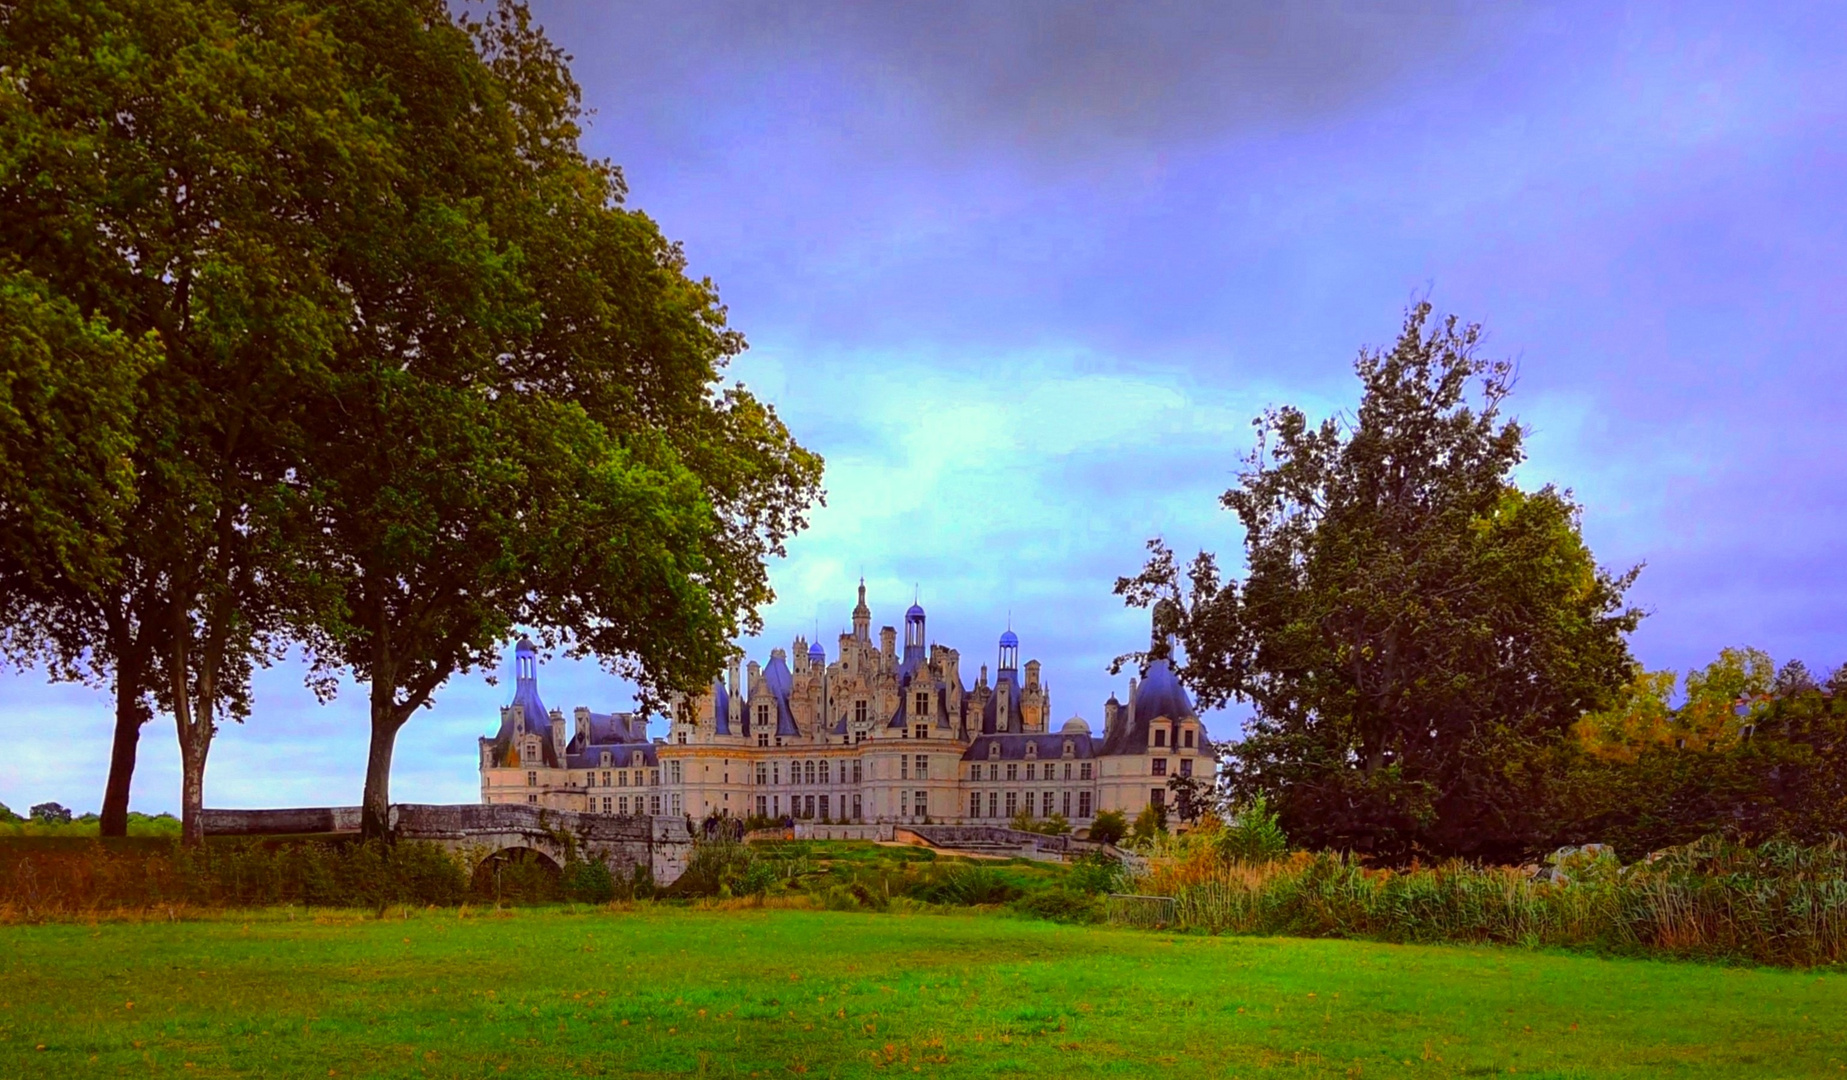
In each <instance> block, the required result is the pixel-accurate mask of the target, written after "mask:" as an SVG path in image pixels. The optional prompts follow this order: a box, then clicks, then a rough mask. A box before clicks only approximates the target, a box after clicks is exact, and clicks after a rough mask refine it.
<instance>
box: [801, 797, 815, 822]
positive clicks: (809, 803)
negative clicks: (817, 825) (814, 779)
mask: <svg viewBox="0 0 1847 1080" xmlns="http://www.w3.org/2000/svg"><path fill="white" fill-rule="evenodd" d="M803 806H804V807H805V808H806V809H807V811H808V816H809V817H810V818H813V817H814V796H813V795H810V796H808V798H807V799H806V800H805V801H804V803H803Z"/></svg>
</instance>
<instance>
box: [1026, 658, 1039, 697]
mask: <svg viewBox="0 0 1847 1080" xmlns="http://www.w3.org/2000/svg"><path fill="white" fill-rule="evenodd" d="M1026 689H1028V690H1037V689H1039V661H1037V660H1028V661H1026Z"/></svg>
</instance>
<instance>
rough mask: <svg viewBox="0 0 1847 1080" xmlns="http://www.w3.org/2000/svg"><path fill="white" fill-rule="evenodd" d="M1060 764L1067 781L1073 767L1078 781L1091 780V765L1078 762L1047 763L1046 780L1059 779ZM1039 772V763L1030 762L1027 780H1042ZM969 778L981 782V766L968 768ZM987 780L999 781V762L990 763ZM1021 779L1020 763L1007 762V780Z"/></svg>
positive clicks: (1085, 762)
mask: <svg viewBox="0 0 1847 1080" xmlns="http://www.w3.org/2000/svg"><path fill="white" fill-rule="evenodd" d="M1060 764H1063V765H1064V773H1065V775H1064V778H1065V779H1066V780H1069V779H1071V778H1072V776H1071V772H1072V766H1073V765H1075V766H1077V779H1079V780H1089V779H1091V772H1090V767H1091V763H1090V762H1088V761H1076V762H1073V761H1066V762H1062V763H1061V762H1056V761H1048V762H1046V763H1045V769H1044V779H1046V780H1054V779H1057V777H1056V775H1055V774H1056V773H1057V771H1058V767H1059V765H1060ZM1039 771H1040V769H1039V763H1038V762H1035V761H1029V762H1027V763H1026V779H1028V780H1038V779H1040V776H1037V775H1034V774H1035V773H1038V772H1039ZM968 778H969V779H970V780H980V779H981V778H982V777H981V766H980V765H979V764H976V765H970V766H969V767H968ZM987 778H988V779H989V780H999V779H1000V778H1001V765H1000V763H999V762H989V763H988V775H987ZM1019 778H1020V763H1019V762H1017V761H1009V762H1007V779H1009V780H1018V779H1019Z"/></svg>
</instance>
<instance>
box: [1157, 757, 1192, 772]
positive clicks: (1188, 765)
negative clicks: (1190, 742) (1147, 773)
mask: <svg viewBox="0 0 1847 1080" xmlns="http://www.w3.org/2000/svg"><path fill="white" fill-rule="evenodd" d="M1149 764H1150V765H1152V766H1153V767H1154V775H1156V776H1166V775H1167V759H1166V758H1164V757H1158V758H1155V759H1153V760H1152V761H1151V762H1150V763H1149ZM1180 775H1181V776H1191V775H1193V759H1192V758H1190V757H1183V758H1181V759H1180Z"/></svg>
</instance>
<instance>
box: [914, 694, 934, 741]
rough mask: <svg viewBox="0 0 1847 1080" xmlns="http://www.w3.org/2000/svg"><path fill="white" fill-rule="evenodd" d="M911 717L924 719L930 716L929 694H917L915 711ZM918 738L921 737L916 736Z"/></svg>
mask: <svg viewBox="0 0 1847 1080" xmlns="http://www.w3.org/2000/svg"><path fill="white" fill-rule="evenodd" d="M911 715H913V716H917V717H924V716H929V715H930V695H929V694H918V695H917V709H916V711H915V712H913V713H912V714H911ZM918 737H919V738H922V736H918Z"/></svg>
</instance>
